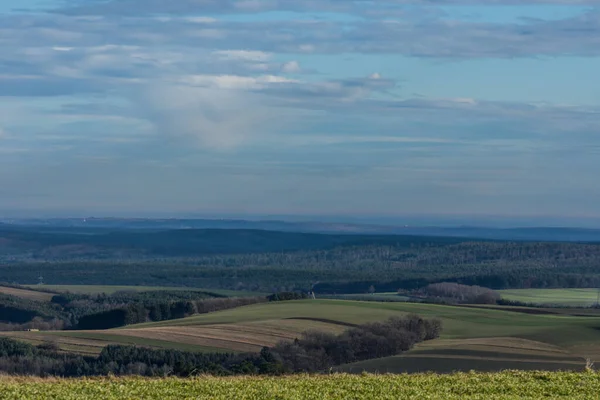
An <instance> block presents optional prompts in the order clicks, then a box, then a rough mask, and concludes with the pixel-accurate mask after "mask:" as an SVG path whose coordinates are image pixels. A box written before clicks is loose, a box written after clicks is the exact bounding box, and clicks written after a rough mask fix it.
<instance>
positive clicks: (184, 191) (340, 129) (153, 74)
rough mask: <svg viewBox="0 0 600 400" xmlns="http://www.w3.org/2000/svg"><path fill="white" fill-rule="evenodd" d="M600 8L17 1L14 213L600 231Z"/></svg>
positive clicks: (531, 1)
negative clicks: (433, 222) (430, 222)
mask: <svg viewBox="0 0 600 400" xmlns="http://www.w3.org/2000/svg"><path fill="white" fill-rule="evenodd" d="M423 3H427V4H426V5H423ZM597 5H598V3H597V2H596V1H592V0H581V1H567V0H524V1H520V2H515V1H503V0H498V1H493V2H492V1H485V2H484V1H468V0H441V1H436V2H431V1H430V2H422V1H416V0H378V1H375V2H350V1H347V2H344V1H337V0H321V1H301V0H287V1H267V0H265V1H247V0H207V1H200V2H198V1H194V0H179V1H176V2H173V1H167V0H153V1H146V0H106V1H96V0H87V1H82V0H44V1H41V0H40V1H38V0H4V1H2V4H0V32H2V33H1V35H0V44H1V45H2V49H3V52H2V54H0V109H1V110H2V112H1V113H0V210H5V213H8V212H12V213H13V214H15V215H16V214H19V213H22V214H28V213H35V212H38V213H47V214H48V215H50V214H53V213H54V214H63V215H66V214H64V213H67V214H68V213H80V212H82V213H85V215H94V214H96V215H99V214H103V215H117V214H120V215H127V214H129V215H131V214H138V215H153V214H154V215H156V214H158V213H164V214H165V215H193V214H197V215H201V214H202V215H242V216H243V215H246V216H248V215H255V216H256V215H257V216H260V215H263V216H265V215H267V216H268V215H282V216H294V215H295V216H297V217H298V216H305V217H307V216H345V217H344V218H346V217H354V218H367V219H369V218H370V219H372V220H377V218H379V220H381V219H384V220H385V219H386V218H387V219H390V218H399V219H402V218H404V219H407V218H413V219H415V218H416V219H417V220H418V219H419V218H421V219H422V220H423V219H424V216H438V217H439V218H441V219H438V220H439V221H442V222H440V223H443V222H444V221H448V220H450V221H456V220H457V219H458V220H459V221H491V222H490V223H492V222H493V223H496V224H503V225H507V224H514V223H515V222H519V221H521V222H520V223H528V224H532V223H534V222H536V224H537V221H541V222H544V221H545V222H546V223H545V224H549V225H552V224H558V223H560V224H563V225H565V224H566V225H569V226H592V225H593V226H600V224H599V223H598V221H599V220H600V185H598V178H597V171H598V170H600V135H599V133H600V80H599V79H598V71H600V41H598V40H597V37H600V9H599V8H598V7H597ZM78 210H79V211H78ZM377 216H378V217H377ZM386 216H387V217H386ZM335 218H338V217H335ZM427 218H429V217H427ZM511 221H512V222H511ZM456 223H460V224H463V223H464V222H456Z"/></svg>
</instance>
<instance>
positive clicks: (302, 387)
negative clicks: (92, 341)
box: [0, 371, 600, 400]
mask: <svg viewBox="0 0 600 400" xmlns="http://www.w3.org/2000/svg"><path fill="white" fill-rule="evenodd" d="M598 393H600V374H598V373H593V372H583V373H567V372H560V373H556V372H554V373H553V372H512V371H508V372H502V373H493V374H485V373H460V374H452V375H435V374H425V375H362V376H359V375H343V374H340V375H322V376H308V375H297V376H287V377H236V378H214V377H198V378H189V379H175V378H165V379H144V378H101V379H72V380H62V379H48V380H43V379H36V378H9V377H0V399H1V400H17V399H30V400H38V399H54V400H75V399H92V400H93V399H102V400H105V399H108V400H110V399H115V400H116V399H160V400H167V399H173V400H175V399H177V400H179V399H214V400H230V399H236V400H262V399H265V400H267V399H269V400H270V399H280V400H286V399H294V400H301V399H302V400H313V399H314V400H322V399H326V400H337V399H340V400H342V399H343V400H347V399H365V400H371V399H372V400H388V399H389V400H392V399H394V400H397V399H440V400H441V399H444V400H453V399H457V400H458V399H461V400H462V399H524V398H527V399H538V398H554V399H556V398H568V399H573V398H577V399H597V398H598Z"/></svg>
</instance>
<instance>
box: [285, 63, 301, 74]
mask: <svg viewBox="0 0 600 400" xmlns="http://www.w3.org/2000/svg"><path fill="white" fill-rule="evenodd" d="M281 71H282V72H285V73H287V74H297V73H299V72H302V68H301V67H300V64H299V63H298V61H289V62H286V63H285V64H283V65H282V67H281Z"/></svg>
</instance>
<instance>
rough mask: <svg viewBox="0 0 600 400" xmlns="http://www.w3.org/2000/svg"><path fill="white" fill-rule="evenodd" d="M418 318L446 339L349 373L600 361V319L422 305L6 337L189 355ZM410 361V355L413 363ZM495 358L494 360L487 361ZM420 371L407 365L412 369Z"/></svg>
mask: <svg viewBox="0 0 600 400" xmlns="http://www.w3.org/2000/svg"><path fill="white" fill-rule="evenodd" d="M406 313H416V314H419V315H422V316H423V317H427V318H431V317H436V318H440V319H441V320H442V322H443V324H444V330H443V333H442V337H441V339H439V340H436V341H432V342H428V343H424V344H421V345H419V346H417V348H415V349H414V350H412V351H411V352H409V353H407V354H405V355H402V356H399V357H391V358H388V359H382V360H373V361H368V362H366V364H361V365H358V366H352V368H349V369H343V370H344V371H349V372H357V371H359V370H367V371H381V372H385V371H389V372H394V371H395V372H404V371H406V372H418V371H429V370H433V371H437V372H450V371H454V370H470V369H484V370H486V369H487V370H490V369H491V370H500V369H506V368H522V369H549V370H557V369H568V370H581V369H582V368H583V366H584V364H585V359H586V358H590V359H592V360H600V346H598V345H597V343H598V342H600V331H599V330H598V329H597V327H598V326H600V317H576V316H568V315H545V314H543V315H530V314H524V313H517V312H511V311H505V310H501V309H486V308H469V307H451V306H444V305H433V304H416V303H380V302H357V301H343V300H302V301H288V302H274V303H263V304H256V305H251V306H246V307H239V308H235V309H230V310H225V311H220V312H215V313H209V314H199V315H194V316H191V317H188V318H183V319H177V320H170V321H161V322H155V323H144V324H137V325H129V326H127V327H124V328H119V329H111V330H103V331H57V332H4V333H2V335H4V336H9V337H13V338H17V339H19V340H24V341H28V342H30V343H33V344H39V343H43V342H52V343H55V344H57V345H58V346H59V348H60V349H62V350H63V351H67V352H75V353H82V354H97V353H98V352H99V351H100V350H101V348H102V347H104V346H106V345H107V344H130V345H138V346H147V347H153V348H175V349H181V350H188V351H200V352H204V351H217V352H225V351H227V352H246V351H254V352H256V351H259V350H260V349H261V348H262V347H263V346H272V345H274V344H275V343H276V342H277V341H279V340H291V339H293V338H295V337H298V336H299V335H300V334H301V332H303V331H306V330H319V331H327V332H331V333H340V332H342V331H343V330H344V329H346V328H347V327H349V326H352V325H356V324H361V323H365V322H373V321H380V320H384V319H386V318H389V317H391V316H395V315H402V314H406ZM407 357H408V358H407ZM486 360H489V361H490V362H487V361H486ZM407 363H408V364H410V365H413V366H414V367H413V368H407V367H406V365H408V364H407Z"/></svg>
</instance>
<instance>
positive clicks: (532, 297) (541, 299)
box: [498, 289, 598, 307]
mask: <svg viewBox="0 0 600 400" xmlns="http://www.w3.org/2000/svg"><path fill="white" fill-rule="evenodd" d="M498 293H500V295H501V296H502V298H503V299H506V300H512V301H521V302H524V303H535V304H557V305H564V306H570V307H588V306H592V305H594V304H596V302H597V300H598V289H511V290H499V291H498Z"/></svg>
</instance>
